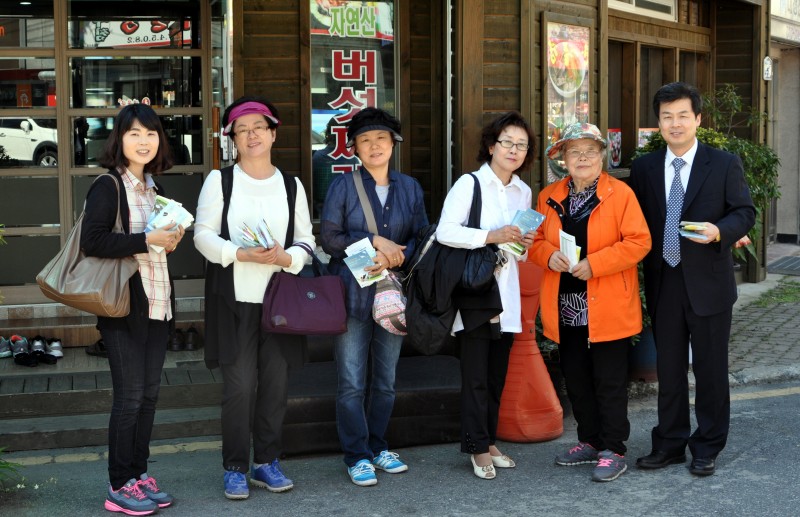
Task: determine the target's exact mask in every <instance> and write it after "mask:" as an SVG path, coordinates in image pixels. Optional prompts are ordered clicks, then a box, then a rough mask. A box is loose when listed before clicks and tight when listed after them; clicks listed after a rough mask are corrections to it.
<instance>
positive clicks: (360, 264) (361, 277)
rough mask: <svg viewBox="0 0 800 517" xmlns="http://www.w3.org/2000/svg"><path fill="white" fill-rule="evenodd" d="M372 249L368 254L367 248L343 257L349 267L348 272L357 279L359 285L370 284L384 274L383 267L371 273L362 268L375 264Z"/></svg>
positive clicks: (365, 285)
mask: <svg viewBox="0 0 800 517" xmlns="http://www.w3.org/2000/svg"><path fill="white" fill-rule="evenodd" d="M370 247H371V246H370ZM374 251H375V250H374V249H373V255H370V254H369V252H368V251H367V250H365V249H362V250H361V251H358V252H357V253H354V254H353V255H350V256H348V257H345V259H344V263H345V265H346V266H347V267H348V268H349V269H350V272H351V273H353V276H354V277H355V278H356V280H357V281H358V285H359V286H360V287H367V286H369V285H372V284H374V283H375V282H377V281H378V280H380V279H381V278H383V277H385V276H386V270H385V269H384V270H383V271H381V272H380V273H377V274H371V273H370V272H368V271H365V270H364V268H368V267H372V266H374V265H375V262H374V261H373V260H372V257H373V256H374Z"/></svg>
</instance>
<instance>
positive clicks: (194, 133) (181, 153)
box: [73, 116, 203, 166]
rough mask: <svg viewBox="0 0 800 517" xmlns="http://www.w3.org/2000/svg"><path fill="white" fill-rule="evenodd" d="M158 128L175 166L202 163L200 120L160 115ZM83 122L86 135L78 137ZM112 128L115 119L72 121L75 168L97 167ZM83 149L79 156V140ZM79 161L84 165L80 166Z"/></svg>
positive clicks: (97, 118)
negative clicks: (162, 131) (159, 127)
mask: <svg viewBox="0 0 800 517" xmlns="http://www.w3.org/2000/svg"><path fill="white" fill-rule="evenodd" d="M159 118H160V119H161V125H162V126H163V127H164V133H165V134H166V136H167V142H168V143H169V146H170V150H171V151H172V158H173V163H174V164H175V165H199V164H202V163H203V147H202V143H203V140H202V138H201V136H202V128H203V119H202V117H199V116H162V117H159ZM84 122H85V127H86V135H85V137H84V136H81V135H80V131H81V124H83V123H84ZM113 128H114V117H86V118H85V119H84V118H83V117H78V118H75V119H73V131H74V133H75V135H76V136H75V138H76V145H75V154H74V162H73V163H74V165H76V166H79V165H98V163H97V160H98V158H99V157H100V155H101V154H102V152H103V149H104V148H105V145H106V139H108V137H109V135H110V134H111V130H112V129H113ZM79 139H82V140H83V141H82V142H81V143H85V145H82V147H83V148H84V152H83V154H79V153H78V140H79ZM81 161H82V162H83V163H81Z"/></svg>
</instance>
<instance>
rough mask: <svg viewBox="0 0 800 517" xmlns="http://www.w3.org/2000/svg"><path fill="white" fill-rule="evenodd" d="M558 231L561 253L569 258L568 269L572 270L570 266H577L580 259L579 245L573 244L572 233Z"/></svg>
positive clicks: (573, 237)
mask: <svg viewBox="0 0 800 517" xmlns="http://www.w3.org/2000/svg"><path fill="white" fill-rule="evenodd" d="M558 233H559V237H560V240H561V253H563V254H564V255H566V257H567V260H569V270H570V272H572V268H574V267H575V266H577V265H578V262H579V261H580V259H581V247H580V246H577V245H576V244H575V236H574V235H570V234H568V233H567V232H565V231H564V230H559V231H558Z"/></svg>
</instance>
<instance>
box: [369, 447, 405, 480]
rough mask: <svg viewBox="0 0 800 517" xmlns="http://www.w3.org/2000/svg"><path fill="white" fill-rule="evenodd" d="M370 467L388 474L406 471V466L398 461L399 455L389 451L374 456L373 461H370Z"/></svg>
mask: <svg viewBox="0 0 800 517" xmlns="http://www.w3.org/2000/svg"><path fill="white" fill-rule="evenodd" d="M372 465H373V466H375V468H377V469H381V470H382V471H384V472H388V473H390V474H398V473H400V472H405V471H406V470H408V465H406V464H405V463H403V462H402V461H400V455H399V454H397V453H396V452H389V451H382V452H381V453H380V454H378V455H377V456H375V459H373V460H372Z"/></svg>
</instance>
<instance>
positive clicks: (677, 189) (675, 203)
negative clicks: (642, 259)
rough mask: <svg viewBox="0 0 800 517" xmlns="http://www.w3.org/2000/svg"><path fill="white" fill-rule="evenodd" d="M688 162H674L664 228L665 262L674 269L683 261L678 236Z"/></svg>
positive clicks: (677, 159) (675, 160) (676, 160)
mask: <svg viewBox="0 0 800 517" xmlns="http://www.w3.org/2000/svg"><path fill="white" fill-rule="evenodd" d="M684 165H686V162H685V161H684V160H682V159H681V158H675V159H674V160H672V166H673V167H674V168H675V176H674V177H673V178H672V186H670V188H669V199H668V200H667V222H666V224H665V226H664V260H665V261H666V262H667V264H669V265H670V266H672V267H675V266H677V265H678V263H679V262H680V261H681V243H680V235H679V234H678V223H679V222H680V218H681V209H682V208H683V185H681V169H682V168H683V166H684Z"/></svg>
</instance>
